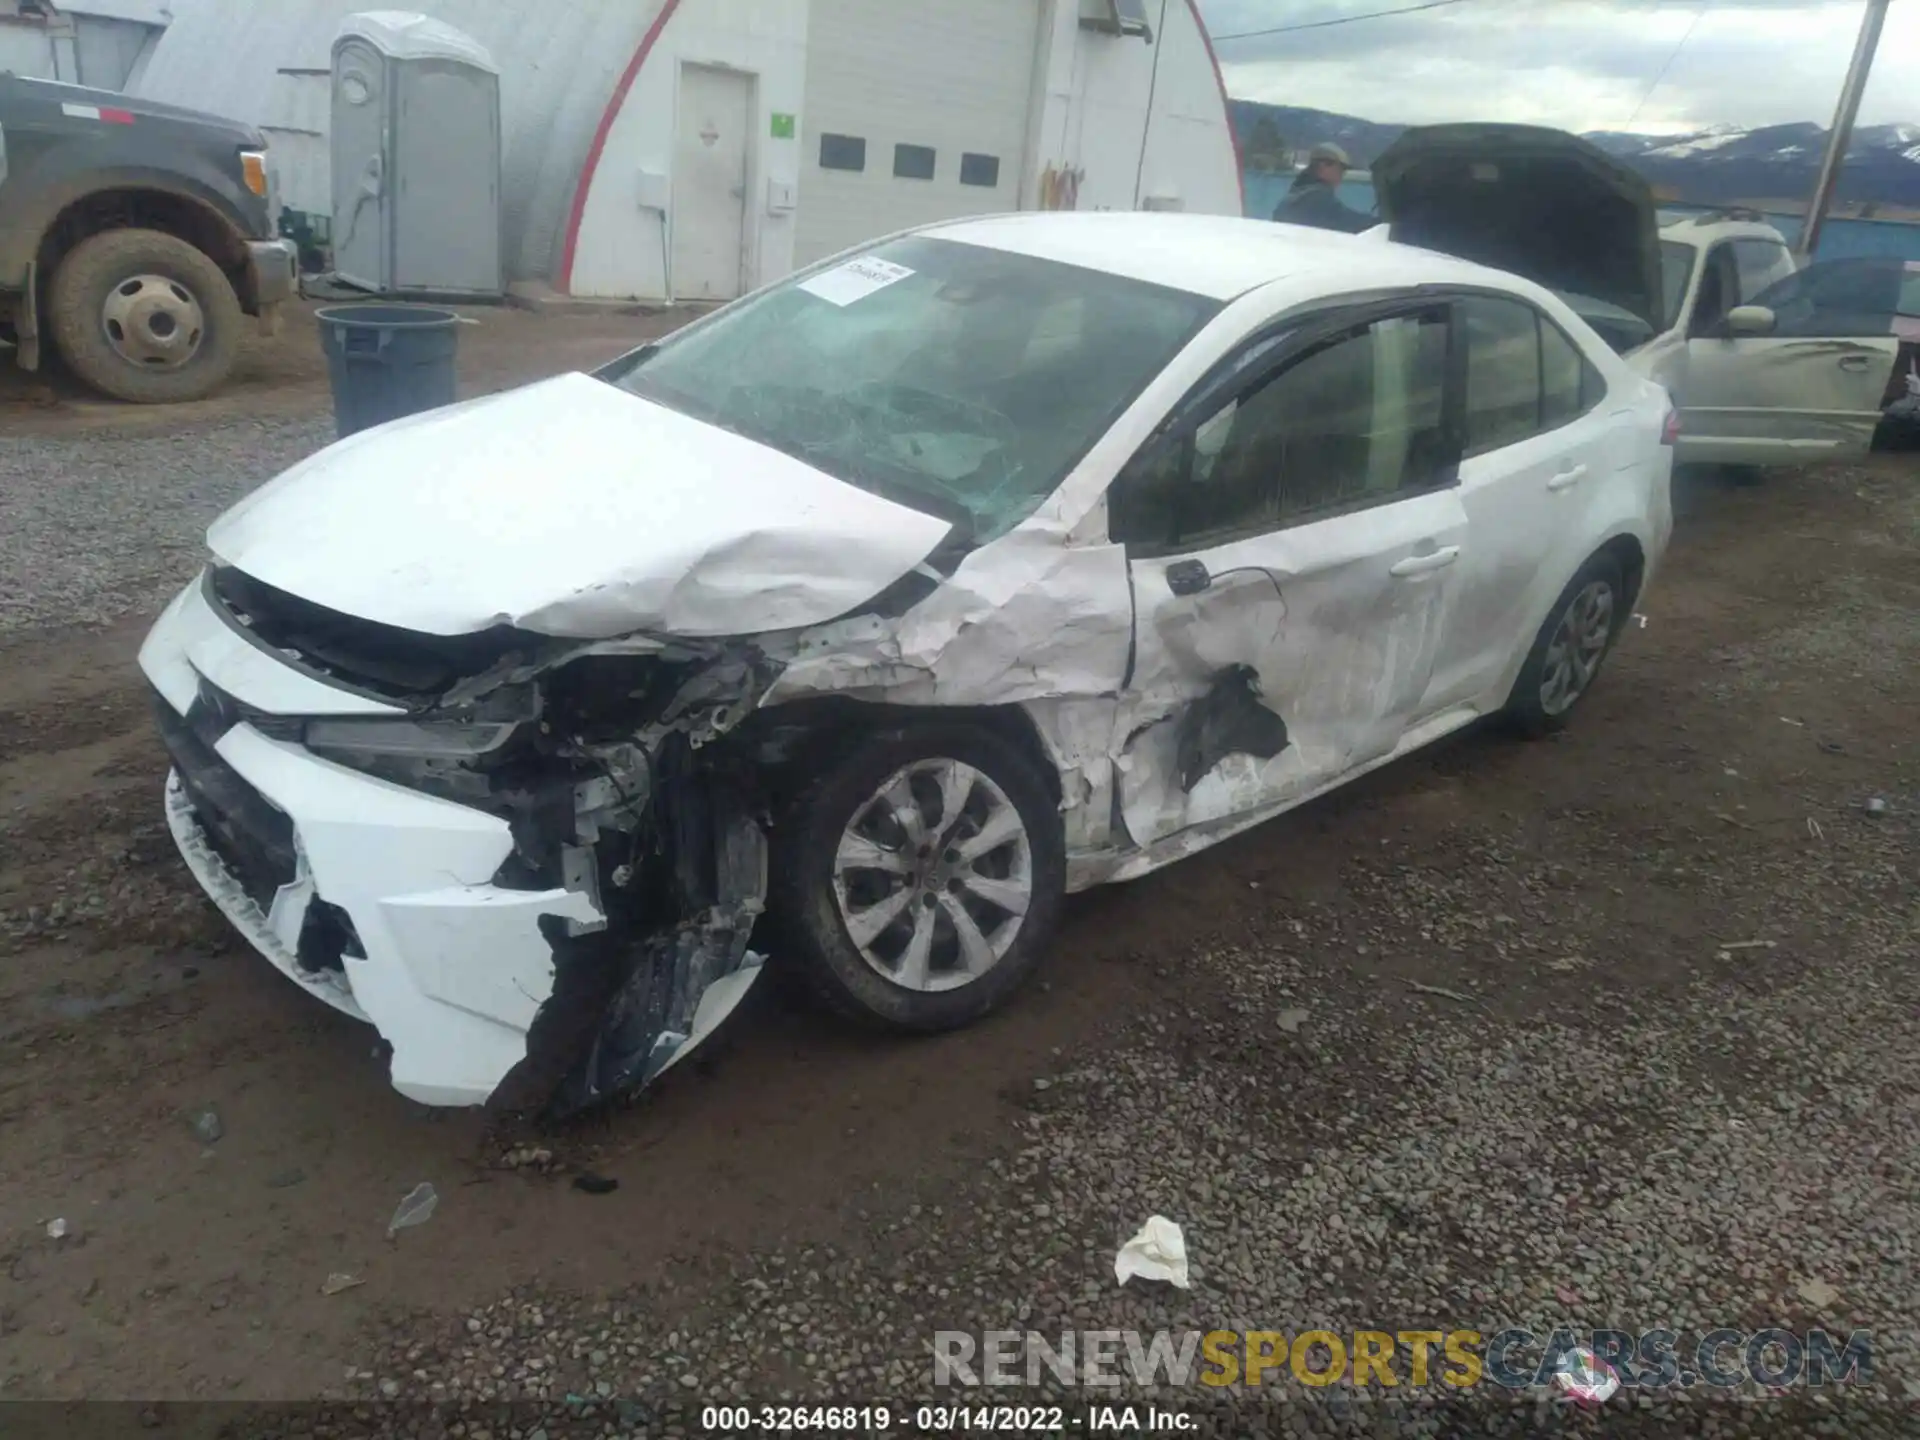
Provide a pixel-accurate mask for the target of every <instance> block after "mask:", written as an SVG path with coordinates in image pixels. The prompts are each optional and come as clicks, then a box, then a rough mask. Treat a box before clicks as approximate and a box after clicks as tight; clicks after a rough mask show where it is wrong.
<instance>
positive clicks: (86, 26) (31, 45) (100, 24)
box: [0, 0, 162, 90]
mask: <svg viewBox="0 0 1920 1440" xmlns="http://www.w3.org/2000/svg"><path fill="white" fill-rule="evenodd" d="M92 8H93V7H92V6H87V7H84V8H83V7H80V6H73V5H62V6H61V7H60V10H61V13H60V14H59V15H58V16H56V17H55V18H53V19H52V20H45V19H39V18H28V17H23V16H21V14H20V6H19V0H0V70H11V71H12V72H13V73H14V74H16V75H25V76H28V77H30V78H32V79H35V80H59V81H62V82H64V83H66V84H68V85H91V86H93V87H95V88H96V89H100V90H123V89H125V88H126V85H127V80H128V78H129V77H130V76H131V75H132V74H133V73H134V70H135V69H136V67H137V66H138V65H139V64H140V62H141V61H142V60H143V59H144V58H145V57H146V56H147V55H148V54H150V53H151V52H152V50H153V48H154V46H155V45H156V44H157V43H158V42H159V38H160V34H161V29H162V26H161V25H159V24H157V23H149V22H147V21H144V20H137V19H126V18H119V17H118V16H117V15H114V14H108V15H95V14H92V13H90V12H91V10H92Z"/></svg>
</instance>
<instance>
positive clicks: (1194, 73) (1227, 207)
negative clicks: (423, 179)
mask: <svg viewBox="0 0 1920 1440" xmlns="http://www.w3.org/2000/svg"><path fill="white" fill-rule="evenodd" d="M960 3H964V0H960ZM1046 3H1047V5H1048V9H1049V14H1050V23H1049V24H1048V25H1047V26H1046V27H1045V34H1046V41H1045V44H1044V46H1043V53H1040V54H1037V55H1036V56H1035V66H1034V69H1035V77H1036V87H1035V94H1034V97H1033V120H1032V124H1031V125H1030V127H1029V135H1030V139H1029V153H1028V155H1027V157H1026V164H1025V174H1024V176H1023V180H1022V184H1021V189H1020V203H1021V205H1022V206H1023V207H1026V208H1033V207H1035V206H1036V205H1037V204H1038V198H1039V193H1040V192H1039V176H1040V174H1041V172H1042V171H1043V170H1044V168H1045V167H1046V166H1048V165H1054V166H1062V167H1079V168H1082V169H1084V170H1085V172H1086V174H1085V179H1084V180H1083V182H1082V183H1081V187H1080V193H1079V208H1080V209H1082V210H1133V209H1139V208H1143V207H1144V206H1145V205H1146V204H1147V203H1148V202H1149V200H1151V199H1153V198H1154V197H1160V199H1161V200H1162V202H1163V203H1165V202H1171V205H1170V208H1180V209H1184V210H1187V211H1191V212H1202V213H1211V214H1222V215H1238V214H1240V213H1241V199H1240V172H1239V162H1238V158H1237V156H1236V154H1235V152H1234V147H1233V135H1232V131H1231V128H1230V127H1229V124H1228V120H1227V109H1226V98H1225V96H1224V95H1223V94H1222V92H1221V89H1220V83H1219V77H1218V72H1217V71H1216V69H1215V68H1214V64H1213V60H1212V57H1211V55H1210V54H1209V52H1208V49H1207V44H1206V40H1205V35H1204V32H1203V30H1202V29H1201V26H1200V21H1199V17H1198V14H1197V12H1196V11H1195V9H1194V7H1193V5H1192V3H1191V0H1148V5H1147V13H1148V16H1149V19H1150V20H1151V21H1152V23H1153V27H1154V37H1155V38H1154V43H1153V44H1152V45H1149V44H1147V43H1146V42H1145V41H1144V40H1142V39H1140V38H1138V37H1131V36H1114V35H1105V34H1100V33H1097V32H1094V31H1087V30H1082V29H1081V28H1080V27H1079V4H1078V0H1046ZM806 35H807V0H680V3H679V4H678V6H677V8H675V9H674V10H673V11H672V13H671V15H670V17H669V18H668V20H667V22H666V24H665V25H664V27H663V28H662V29H661V31H660V33H659V36H658V38H657V40H656V42H655V45H654V48H653V50H652V51H651V52H650V53H649V55H648V57H647V60H646V63H645V64H644V65H643V66H642V67H641V69H640V72H639V74H638V76H637V77H636V78H635V81H634V84H633V87H632V89H631V90H630V92H629V93H628V96H627V98H626V101H625V103H624V105H623V106H622V107H621V109H620V112H619V115H618V118H617V119H616V120H615V122H614V124H613V127H612V129H611V131H610V132H609V135H608V140H607V145H606V148H605V151H604V153H603V155H602V157H601V160H600V163H599V167H598V169H597V171H596V172H595V174H594V176H593V180H592V185H591V188H590V190H589V192H588V195H587V200H586V204H585V207H584V209H583V212H582V215H581V223H580V226H579V230H578V233H577V236H576V243H575V251H574V262H573V270H572V273H571V275H570V276H568V275H564V274H563V275H560V276H558V277H556V278H557V283H558V284H559V285H560V286H561V287H562V288H565V289H567V290H568V291H569V292H570V293H572V294H574V295H580V296H594V297H602V298H622V299H661V298H664V297H665V291H666V278H665V274H664V271H663V263H662V261H663V249H662V240H663V236H662V229H661V227H662V224H663V223H664V222H663V220H662V217H661V216H660V215H659V214H658V212H655V211H648V210H643V209H642V208H641V198H642V195H641V190H642V183H643V182H642V180H641V178H640V177H641V176H642V175H643V174H647V173H649V172H650V173H653V174H656V175H661V176H666V177H668V179H667V182H666V188H668V189H670V188H671V178H670V170H671V160H672V155H673V135H674V122H675V115H676V109H677V84H678V75H679V68H680V65H681V63H682V62H689V61H690V62H696V63H706V64H721V65H730V66H733V67H736V68H739V69H742V70H747V71H750V72H753V73H754V75H755V76H756V77H757V80H758V85H757V94H758V103H759V111H760V113H759V115H758V116H757V117H756V127H755V128H756V133H757V135H758V140H757V142H756V146H755V150H754V158H753V161H752V167H751V168H752V169H753V174H752V175H751V176H750V178H749V182H748V204H747V227H748V231H749V239H748V254H749V259H748V265H747V275H746V280H747V285H748V288H752V287H754V286H758V285H763V284H766V283H768V282H770V281H773V280H776V279H778V278H780V277H781V276H782V275H785V274H787V273H788V272H789V271H790V270H791V269H792V267H793V216H792V215H790V214H789V215H773V214H769V213H768V211H767V204H766V198H767V185H768V182H769V181H770V180H774V181H781V182H786V183H792V184H795V185H796V186H797V182H798V178H799V170H800V155H799V149H798V147H799V144H800V139H799V137H800V136H801V135H803V134H804V133H805V123H804V114H803V111H804V107H805V103H806V96H805V93H804V91H805V72H806ZM1156 64H1157V72H1156ZM1150 95H1151V111H1152V123H1151V124H1149V123H1148V110H1149V96H1150ZM776 113H786V114H792V115H795V116H797V117H800V118H799V121H798V123H796V125H795V138H793V139H775V138H774V137H773V136H772V134H771V132H770V122H771V117H772V116H773V115H774V114H776ZM801 203H802V204H804V203H805V198H804V196H802V197H801Z"/></svg>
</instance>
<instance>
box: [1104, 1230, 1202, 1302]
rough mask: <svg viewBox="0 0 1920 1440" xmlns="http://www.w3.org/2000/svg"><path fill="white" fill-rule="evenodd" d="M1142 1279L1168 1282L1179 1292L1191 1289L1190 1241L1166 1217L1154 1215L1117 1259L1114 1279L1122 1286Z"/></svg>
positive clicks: (1126, 1245) (1114, 1259) (1121, 1250)
mask: <svg viewBox="0 0 1920 1440" xmlns="http://www.w3.org/2000/svg"><path fill="white" fill-rule="evenodd" d="M1135 1275H1138V1276H1139V1277H1140V1278H1141V1279H1142V1280H1164V1281H1166V1282H1167V1283H1168V1284H1170V1285H1173V1286H1174V1287H1176V1288H1177V1289H1181V1290H1186V1289H1189V1288H1191V1286H1192V1283H1193V1282H1192V1280H1191V1278H1190V1277H1189V1275H1188V1273H1187V1237H1186V1236H1185V1235H1183V1234H1181V1232H1180V1227H1179V1226H1178V1225H1176V1224H1174V1222H1173V1221H1171V1220H1169V1219H1167V1217H1166V1216H1164V1215H1150V1216H1148V1217H1147V1223H1146V1224H1144V1225H1142V1226H1141V1227H1140V1233H1139V1234H1138V1235H1135V1236H1134V1237H1133V1238H1132V1239H1131V1240H1129V1241H1127V1243H1126V1244H1124V1245H1122V1246H1121V1247H1120V1253H1119V1254H1118V1255H1116V1256H1114V1257H1113V1276H1114V1279H1116V1280H1118V1281H1119V1282H1120V1283H1121V1284H1122V1285H1124V1284H1126V1283H1127V1281H1128V1280H1130V1279H1132V1278H1133V1277H1134V1276H1135Z"/></svg>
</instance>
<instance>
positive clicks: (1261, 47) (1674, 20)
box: [1200, 0, 1920, 132]
mask: <svg viewBox="0 0 1920 1440" xmlns="http://www.w3.org/2000/svg"><path fill="white" fill-rule="evenodd" d="M1414 3H1416V0H1200V4H1201V10H1202V13H1203V14H1205V16H1206V19H1207V26H1208V28H1209V29H1210V30H1211V31H1212V32H1213V33H1214V35H1215V36H1217V37H1226V36H1230V35H1233V34H1235V33H1236V32H1239V31H1245V30H1258V29H1262V28H1264V27H1267V26H1274V25H1304V24H1311V23H1312V22H1315V21H1324V20H1329V19H1336V18H1338V17H1340V16H1342V15H1356V14H1363V13H1366V12H1370V11H1380V10H1389V9H1396V8H1399V7H1402V6H1406V5H1411V4H1414ZM1862 8H1863V0H1709V3H1706V4H1702V3H1701V0H1455V3H1449V4H1446V5H1442V6H1439V7H1437V8H1434V9H1431V10H1428V11H1425V12H1418V13H1413V14H1406V15H1399V16H1390V17H1384V18H1379V19H1371V20H1360V21H1356V22H1354V23H1351V24H1343V25H1333V26H1326V27H1324V28H1318V29H1310V30H1295V31H1292V32H1290V33H1287V34H1280V35H1269V36H1264V37H1260V38H1254V39H1245V40H1230V39H1225V38H1222V39H1220V40H1218V42H1217V48H1218V50H1219V54H1220V60H1221V64H1222V67H1223V68H1224V69H1225V71H1226V77H1227V88H1228V90H1229V91H1231V92H1232V93H1233V94H1234V95H1236V96H1241V97H1244V98H1246V99H1250V100H1266V101H1271V102H1273V103H1274V104H1280V105H1307V106H1312V107H1314V108H1316V109H1321V110H1335V111H1339V112H1341V113H1343V114H1348V115H1359V116H1362V117H1364V118H1366V119H1369V120H1379V121H1387V122H1396V123H1407V124H1420V123H1431V122H1436V121H1446V120H1511V121H1524V122H1531V123H1535V124H1544V125H1554V126H1559V127H1562V128H1565V129H1570V130H1628V129H1632V130H1645V131H1651V132H1664V131H1676V130H1690V129H1698V128H1700V127H1702V126H1705V125H1709V124H1715V123H1721V122H1725V123H1731V124H1736V125H1744V126H1754V125H1768V124H1778V123H1781V122H1785V121H1792V120H1814V121H1818V122H1819V123H1820V124H1821V125H1823V126H1824V125H1827V124H1829V123H1830V122H1831V121H1832V118H1833V107H1834V102H1835V100H1836V99H1837V98H1838V96H1839V90H1840V81H1841V77H1842V76H1844V75H1845V74H1846V69H1847V60H1848V58H1849V57H1850V56H1851V55H1852V53H1853V44H1854V39H1855V37H1856V35H1857V34H1858V32H1859V27H1860V18H1861V14H1862ZM1683 39H1684V40H1685V43H1684V44H1682V43H1681V42H1682V40H1683ZM1663 68H1664V70H1665V76H1664V78H1659V77H1660V76H1661V73H1662V70H1663ZM1657 78H1658V79H1659V83H1658V84H1656V83H1655V81H1656V79H1657ZM1892 121H1914V122H1917V123H1920V0H1893V7H1892V10H1891V12H1890V15H1889V18H1888V20H1887V25H1886V30H1885V32H1884V34H1883V36H1882V38H1881V41H1880V52H1879V56H1878V59H1877V60H1876V62H1875V64H1874V70H1873V78H1872V80H1871V81H1870V82H1869V84H1868V88H1867V95H1866V100H1865V102H1864V103H1863V105H1862V106H1861V112H1860V123H1862V124H1868V125H1871V124H1880V123H1885V122H1892Z"/></svg>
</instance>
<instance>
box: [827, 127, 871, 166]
mask: <svg viewBox="0 0 1920 1440" xmlns="http://www.w3.org/2000/svg"><path fill="white" fill-rule="evenodd" d="M820 168H821V169H822V170H864V169H866V168H867V142H866V141H865V140H864V139H863V138H862V137H860V136H858V135H822V136H821V137H820Z"/></svg>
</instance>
